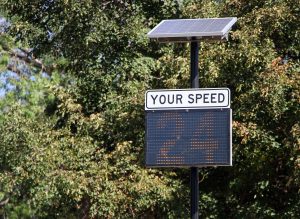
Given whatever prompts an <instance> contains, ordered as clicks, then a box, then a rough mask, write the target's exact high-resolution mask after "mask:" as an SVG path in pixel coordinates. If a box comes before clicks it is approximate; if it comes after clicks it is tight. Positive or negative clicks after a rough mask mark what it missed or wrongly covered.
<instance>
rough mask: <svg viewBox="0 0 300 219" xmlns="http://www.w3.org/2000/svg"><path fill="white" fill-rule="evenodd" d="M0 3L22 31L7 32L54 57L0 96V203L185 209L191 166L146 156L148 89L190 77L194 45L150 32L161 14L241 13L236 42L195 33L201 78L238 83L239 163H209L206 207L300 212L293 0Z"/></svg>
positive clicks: (77, 211) (299, 64)
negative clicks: (155, 165)
mask: <svg viewBox="0 0 300 219" xmlns="http://www.w3.org/2000/svg"><path fill="white" fill-rule="evenodd" d="M0 3H1V5H2V6H1V7H2V8H3V9H5V11H6V13H7V15H8V16H9V18H10V19H11V22H12V26H11V28H10V34H11V35H12V36H14V38H9V37H8V36H7V35H3V34H2V35H1V37H6V38H5V39H6V40H5V41H3V42H10V46H9V48H13V47H14V46H17V47H20V46H21V45H15V44H14V40H12V39H16V40H17V41H18V42H22V45H29V47H30V48H32V52H31V53H32V54H33V57H39V58H41V60H43V62H44V63H49V65H51V66H54V68H51V69H55V70H54V71H53V73H52V74H51V75H48V77H44V76H43V74H42V72H41V71H30V73H31V75H33V76H34V78H35V79H34V80H30V76H29V77H28V76H27V77H25V76H24V74H22V75H21V76H20V77H19V78H18V80H15V81H14V83H15V84H16V86H17V87H18V89H12V90H11V91H8V93H7V94H6V95H5V97H4V98H3V99H1V101H0V102H1V103H0V106H1V111H2V112H3V115H1V116H0V123H1V124H0V145H1V152H0V163H1V164H0V208H1V210H0V215H1V214H2V215H4V216H8V217H11V218H18V217H23V218H26V217H28V218H30V217H39V218H63V217H68V218H87V217H91V218H93V217H95V218H188V215H189V214H188V212H189V204H188V203H189V198H188V197H189V180H188V170H178V169H170V170H160V169H155V170H154V169H146V168H145V167H144V165H143V162H144V112H143V102H144V100H143V93H144V91H145V90H147V89H148V88H186V87H189V48H188V45H182V44H176V45H169V44H166V45H158V44H156V43H153V42H149V41H148V39H147V38H146V33H147V31H148V30H149V29H150V28H152V27H153V26H154V25H155V24H157V23H158V22H159V21H160V20H161V19H166V18H190V17H191V18H196V17H218V16H219V17H226V16H237V17H238V23H237V25H236V26H235V27H234V30H233V31H232V32H231V35H230V36H231V38H230V40H229V41H228V42H226V43H224V42H222V43H221V42H220V43H214V44H208V43H204V42H202V43H201V49H200V65H199V73H200V84H201V87H229V88H230V89H231V93H232V100H233V101H232V108H233V112H234V115H233V117H234V122H233V130H234V138H233V140H234V146H233V158H234V166H233V167H226V168H225V167H224V168H223V167H218V168H202V169H201V171H200V176H201V178H202V180H201V183H200V191H201V196H200V197H201V200H200V212H201V214H202V216H203V217H205V218H272V217H273V218H281V217H283V218H297V217H299V216H300V212H299V209H300V199H299V197H300V194H299V192H300V191H299V187H300V180H299V179H300V171H299V168H300V166H299V165H300V158H299V150H300V148H299V145H300V137H299V136H300V123H299V118H300V111H299V103H300V93H299V90H300V89H299V88H300V84H299V81H300V78H299V75H300V74H299V72H300V71H299V70H300V60H299V53H300V48H299V46H300V42H299V39H300V37H299V30H300V24H299V22H298V20H299V17H300V15H299V13H300V11H299V10H300V8H299V4H297V1H296V0H282V1H270V0H266V1H234V0H226V1H225V0H224V1H206V0H204V1H192V0H186V1H169V0H168V1H155V0H147V1H134V2H131V1H121V0H106V1H93V0H89V1H66V0H59V1H42V0H38V1H27V0H14V1H12V0H1V1H0ZM1 45H2V44H1ZM1 51H4V50H3V48H2V50H1ZM5 51H8V50H7V49H6V50H5ZM3 54H4V53H3ZM1 58H2V59H1V60H3V61H1V63H2V64H3V65H2V69H3V66H5V65H6V63H8V62H9V59H10V56H9V55H4V56H2V57H1ZM57 66H59V68H55V67H57ZM20 100H22V101H20Z"/></svg>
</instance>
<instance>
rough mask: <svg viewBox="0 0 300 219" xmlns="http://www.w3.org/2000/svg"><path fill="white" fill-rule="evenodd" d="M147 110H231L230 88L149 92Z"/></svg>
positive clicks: (146, 102) (147, 92)
mask: <svg viewBox="0 0 300 219" xmlns="http://www.w3.org/2000/svg"><path fill="white" fill-rule="evenodd" d="M145 98H146V101H145V110H166V109H203V108H204V109H207V108H229V107H230V90H229V89H228V88H202V89H197V88H194V89H184V90H181V89H180V90H177V89H176V90H148V91H146V93H145Z"/></svg>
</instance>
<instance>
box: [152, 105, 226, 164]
mask: <svg viewBox="0 0 300 219" xmlns="http://www.w3.org/2000/svg"><path fill="white" fill-rule="evenodd" d="M230 165H231V109H229V108H227V109H226V108H222V109H208V110H205V109H192V110H156V111H146V166H148V167H184V166H185V167H191V166H195V167H197V166H230Z"/></svg>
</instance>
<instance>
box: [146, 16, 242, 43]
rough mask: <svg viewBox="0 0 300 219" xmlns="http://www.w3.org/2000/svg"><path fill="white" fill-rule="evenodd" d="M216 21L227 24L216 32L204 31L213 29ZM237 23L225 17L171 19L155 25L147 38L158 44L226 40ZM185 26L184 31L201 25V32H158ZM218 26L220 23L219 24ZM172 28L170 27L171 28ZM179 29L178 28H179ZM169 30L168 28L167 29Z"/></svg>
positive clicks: (234, 18)
mask: <svg viewBox="0 0 300 219" xmlns="http://www.w3.org/2000/svg"><path fill="white" fill-rule="evenodd" d="M218 21H223V22H226V21H227V23H226V24H225V25H222V27H221V28H220V29H219V30H218V31H206V30H205V29H208V30H209V29H211V28H215V27H214V26H213V24H214V23H216V22H218ZM236 21H237V18H236V17H226V18H202V19H171V20H162V21H161V22H160V23H159V24H158V25H156V26H155V27H154V28H153V29H152V30H151V31H149V32H148V34H147V36H148V37H149V38H150V39H152V40H157V41H160V42H171V41H172V42H186V41H200V40H212V41H214V40H227V38H228V32H229V30H230V29H231V28H232V26H233V24H234V23H235V22H236ZM176 22H177V25H182V24H184V23H185V24H186V25H185V29H188V28H191V26H192V25H194V27H196V28H197V26H195V25H198V28H199V26H200V28H201V25H202V29H203V30H198V31H189V32H188V31H186V30H185V31H181V32H180V31H174V28H173V29H172V31H170V30H169V31H166V30H160V31H158V30H159V29H164V28H169V27H166V25H174V24H176ZM217 24H218V23H217ZM219 24H220V23H219ZM171 28H172V27H171ZM179 28H180V27H179ZM169 29H170V28H169Z"/></svg>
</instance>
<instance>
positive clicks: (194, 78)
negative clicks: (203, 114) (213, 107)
mask: <svg viewBox="0 0 300 219" xmlns="http://www.w3.org/2000/svg"><path fill="white" fill-rule="evenodd" d="M198 56H199V43H198V42H197V41H192V42H191V67H190V69H191V87H192V88H199V74H198V63H199V57H198ZM190 180H191V219H199V210H198V206H199V175H198V167H191V178H190Z"/></svg>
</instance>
